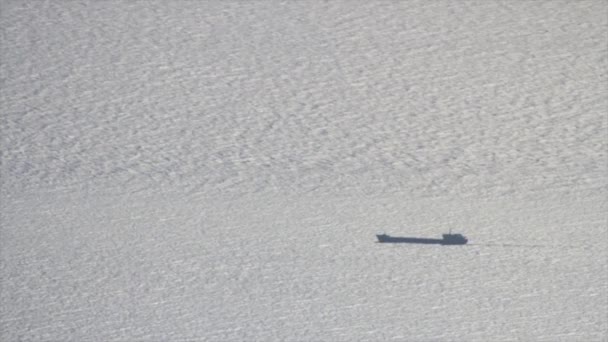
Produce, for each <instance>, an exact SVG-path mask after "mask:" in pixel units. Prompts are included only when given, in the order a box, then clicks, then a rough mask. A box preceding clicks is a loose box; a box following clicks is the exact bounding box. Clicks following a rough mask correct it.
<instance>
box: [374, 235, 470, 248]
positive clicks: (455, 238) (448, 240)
mask: <svg viewBox="0 0 608 342" xmlns="http://www.w3.org/2000/svg"><path fill="white" fill-rule="evenodd" d="M376 237H377V238H378V242H380V243H421V244H427V245H432V244H434V245H466V244H467V242H468V241H469V240H468V239H467V238H466V237H465V236H464V235H462V234H452V233H451V232H450V233H449V234H442V237H443V238H442V239H429V238H417V237H399V236H390V235H387V234H381V235H376Z"/></svg>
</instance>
